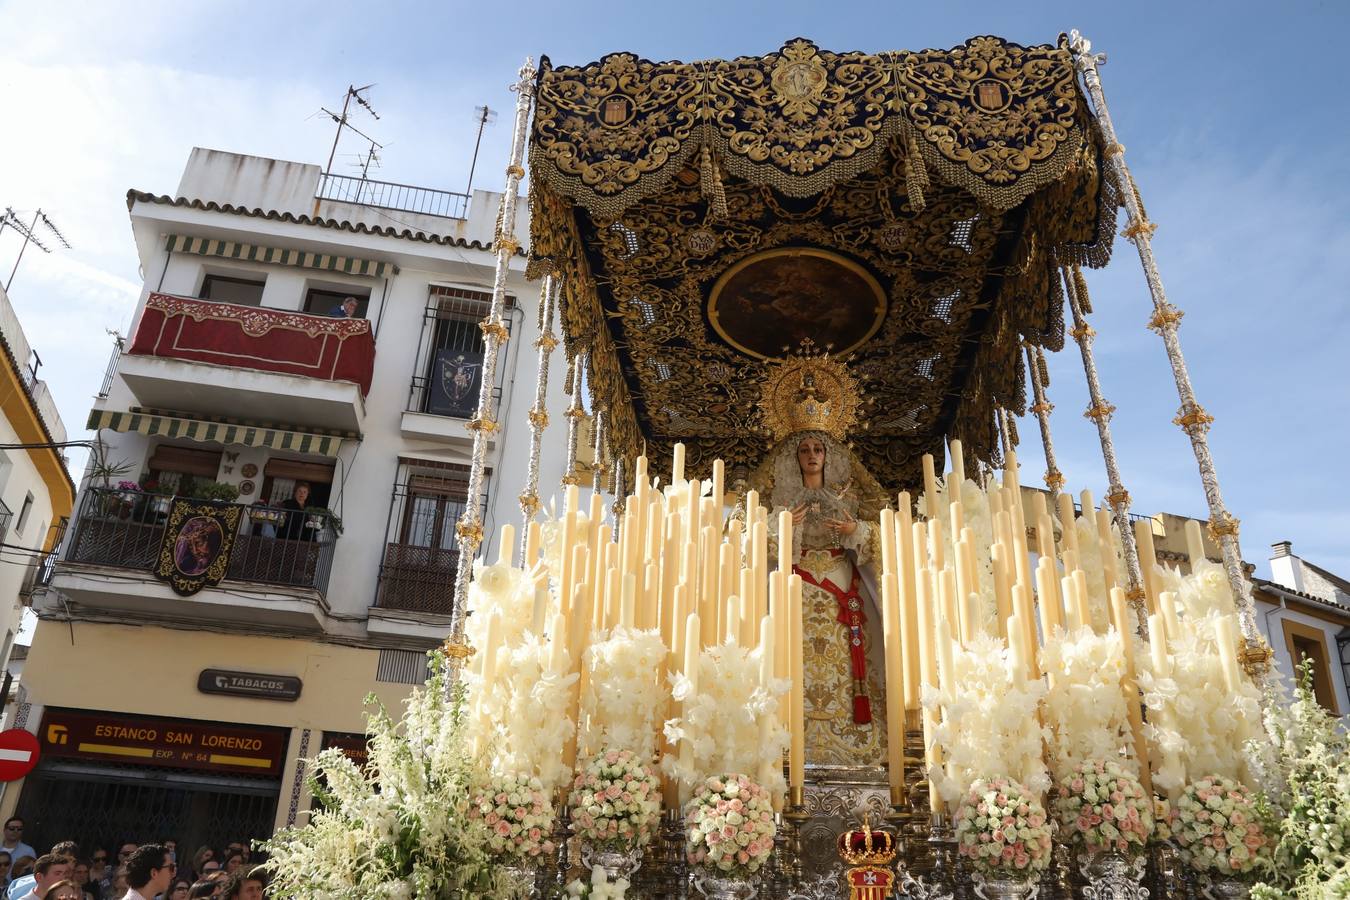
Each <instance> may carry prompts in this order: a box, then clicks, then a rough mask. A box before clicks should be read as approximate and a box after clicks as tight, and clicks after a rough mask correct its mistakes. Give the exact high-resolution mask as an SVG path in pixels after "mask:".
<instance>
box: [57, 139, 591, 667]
mask: <svg viewBox="0 0 1350 900" xmlns="http://www.w3.org/2000/svg"><path fill="white" fill-rule="evenodd" d="M320 174H321V173H320V170H319V168H318V167H317V166H312V165H303V164H299V163H290V162H284V161H278V160H269V159H260V158H256V157H246V156H239V155H235V154H229V153H223V152H220V151H213V150H203V149H200V148H198V149H195V150H193V152H192V156H191V159H190V161H189V163H188V167H187V169H186V171H185V172H184V174H183V178H182V181H181V183H180V185H179V194H178V196H179V197H184V198H186V199H187V200H189V201H200V202H198V203H191V204H182V205H178V204H175V203H172V202H165V199H164V198H150V199H147V198H146V195H136V196H135V197H133V198H132V199H131V200H130V212H131V222H132V229H133V232H134V235H135V240H136V245H137V249H138V251H139V253H140V257H141V268H142V271H143V272H144V273H145V278H146V285H145V288H144V290H143V292H142V295H141V308H140V310H139V311H138V314H137V319H138V320H139V318H140V316H141V314H142V313H143V310H144V304H145V302H146V299H147V298H148V297H149V296H150V295H151V293H162V294H168V295H173V296H179V297H189V298H191V297H197V296H199V295H200V292H201V290H202V286H203V280H204V278H205V277H207V276H208V275H214V276H224V277H230V278H244V279H257V280H262V279H265V287H264V289H263V293H262V298H261V306H262V307H264V308H268V309H272V310H285V311H295V312H300V311H302V307H303V303H304V300H305V296H306V293H307V291H309V290H312V289H315V288H320V289H324V290H329V291H334V292H336V293H339V294H341V293H345V292H347V291H351V292H353V293H357V294H358V295H360V294H367V293H368V295H369V306H368V308H367V309H366V311H365V317H366V318H367V319H368V320H369V321H370V322H371V324H372V327H373V329H374V332H375V346H376V352H375V363H374V374H373V378H372V381H371V387H370V390H369V393H368V394H367V395H366V396H364V397H362V396H361V395H360V391H359V389H357V388H356V386H355V385H353V384H351V383H350V382H334V381H327V380H323V379H318V378H306V377H303V376H297V375H286V374H279V373H275V372H268V371H262V370H253V369H249V368H243V367H239V366H218V365H212V364H208V363H202V362H192V361H184V360H179V359H164V358H159V357H153V356H144V355H132V354H126V355H123V356H122V358H121V361H120V364H119V366H118V373H117V375H116V376H115V377H114V379H113V381H112V384H111V388H110V390H109V391H108V393H107V396H106V398H103V399H101V400H100V401H99V403H98V406H97V409H100V410H107V411H127V410H135V409H141V408H150V409H169V410H173V411H176V412H181V413H184V414H202V415H209V416H223V417H229V418H232V419H238V420H242V421H247V422H266V423H269V424H276V425H281V426H288V427H293V428H295V429H296V430H298V431H304V430H306V429H337V430H343V431H351V432H357V433H359V436H360V438H359V440H346V441H344V443H343V446H342V449H341V451H340V452H339V453H338V454H337V457H336V463H337V464H336V469H335V475H334V484H333V487H332V496H331V498H330V499H329V501H328V504H327V505H328V506H329V507H331V508H332V509H333V510H335V511H337V512H338V513H339V515H340V516H341V518H342V521H343V533H342V535H341V536H340V537H339V538H338V539H337V551H336V553H335V556H334V561H333V569H332V573H331V576H330V579H329V583H328V587H327V590H326V591H325V592H324V597H323V602H322V603H321V604H319V608H316V609H313V610H311V613H312V615H309V614H307V615H306V616H305V618H306V619H307V620H308V619H311V618H312V620H313V622H314V623H315V625H316V626H317V627H318V628H319V629H320V630H321V631H322V632H323V633H324V634H326V635H330V636H332V637H334V638H336V639H339V640H342V641H366V640H370V641H374V642H375V643H376V644H380V645H401V646H422V647H429V646H432V645H433V644H434V643H435V642H437V641H439V640H440V639H443V637H444V634H445V629H444V627H443V626H444V622H445V617H444V616H441V615H421V616H418V615H409V614H407V613H405V612H403V611H399V610H382V609H374V610H372V608H371V607H372V605H373V604H374V602H375V598H376V593H377V579H378V576H379V572H380V564H381V559H382V556H383V554H384V550H385V545H386V543H388V541H389V540H397V536H389V537H388V538H387V535H386V530H387V529H390V528H392V529H393V530H395V531H396V530H397V525H398V523H394V524H393V525H391V524H390V522H389V519H390V507H391V495H392V493H393V491H394V488H395V485H396V483H397V481H398V477H399V469H400V462H399V460H400V459H417V460H428V461H432V462H438V463H458V464H463V465H467V464H468V461H469V456H470V447H471V445H472V437H471V435H470V433H469V432H468V431H466V430H465V428H464V421H465V420H464V419H459V418H453V417H446V416H441V415H434V414H431V413H427V412H421V411H418V410H417V409H416V408H415V407H414V408H410V402H409V401H410V385H411V382H412V380H413V378H414V377H415V376H416V377H421V376H423V375H425V372H426V367H427V365H428V360H427V351H428V346H427V345H428V341H429V340H431V337H432V336H431V335H430V334H429V333H428V332H429V330H430V329H431V328H433V327H434V323H429V322H428V317H427V304H428V296H429V292H430V290H431V289H432V287H433V286H444V287H452V288H463V289H468V290H471V291H476V292H481V293H483V294H490V293H491V289H492V279H493V272H494V265H495V257H494V256H493V255H492V254H491V253H490V252H489V251H488V250H486V249H479V248H486V247H488V246H490V244H491V242H492V236H493V235H492V230H493V225H494V221H495V216H496V210H497V206H498V204H499V202H500V195H499V194H494V193H490V192H486V191H479V192H476V193H475V194H474V196H473V198H472V203H471V206H470V209H469V216H468V218H466V219H451V218H444V217H438V216H429V215H419V214H417V213H411V212H405V211H402V210H388V209H378V208H375V207H371V206H364V205H358V204H352V203H344V202H338V201H331V200H324V201H321V202H320V201H316V200H315V193H316V190H317V189H318V186H319V179H320ZM179 203H180V204H181V203H182V201H179ZM316 203H317V205H318V207H319V216H318V218H319V219H320V220H326V221H328V222H335V223H347V224H346V225H344V226H340V227H326V226H324V225H319V224H311V223H310V221H309V220H310V217H312V216H313V213H314V210H315V206H316ZM203 206H211V207H215V208H202V207H203ZM225 209H229V210H230V211H224V210H225ZM523 210H524V205H523V204H522V211H523ZM302 217H304V219H305V220H304V221H295V220H299V219H301V218H302ZM355 229H362V231H358V230H355ZM366 229H382V230H383V229H397V230H398V231H400V232H404V231H406V232H410V234H409V236H407V237H401V236H392V235H389V234H380V233H363V231H364V230H366ZM517 232H518V234H521V235H525V234H528V222H527V221H525V220H524V219H523V218H522V221H520V222H518V223H517ZM168 235H186V236H191V237H197V238H207V239H217V240H225V241H237V242H241V243H246V244H250V245H262V246H267V247H281V248H286V249H296V250H302V251H309V252H315V253H326V254H333V255H340V256H346V257H355V258H360V259H366V260H374V261H379V262H388V263H393V264H394V265H396V266H397V267H398V271H397V274H393V275H390V276H389V277H387V278H375V277H356V276H351V275H346V274H342V273H340V272H332V271H320V270H315V269H310V268H302V267H297V266H286V265H270V264H264V263H256V262H246V261H239V260H234V259H227V258H219V257H214V256H202V255H196V254H193V253H184V252H169V251H168V250H166V248H165V245H166V236H168ZM414 235H415V236H414ZM433 236H434V237H433ZM428 238H431V239H428ZM475 245H476V246H475ZM523 270H524V260H523V258H520V257H517V259H516V260H515V261H514V263H513V267H512V274H511V278H510V280H509V282H508V290H509V293H510V295H512V296H513V297H514V300H515V304H514V307H513V308H512V309H511V310H510V311H509V312H508V315H507V318H508V320H509V325H510V328H511V339H510V341H509V342H508V343H507V344H506V345H505V347H504V348H503V351H502V355H501V360H500V363H499V376H500V377H499V383H500V385H501V400H500V411H499V414H498V416H497V418H498V419H499V420H500V422H501V423H502V430H501V431H500V432H499V433H498V434H497V435H495V439H494V440H493V442H492V448H491V450H490V452H489V457H488V459H489V463H488V464H489V467H490V469H491V471H492V475H491V477H490V479H489V481H488V484H487V490H488V495H487V505H486V508H485V514H484V524H485V532H486V533H487V535H488V538H487V541H486V542H485V546H484V548H483V550H484V552H485V553H487V552H495V540H496V532H497V530H498V529H499V528H500V526H501V525H502V524H504V523H507V522H510V523H513V524H517V525H519V523H520V519H521V513H520V507H519V501H518V495H519V494H520V492H521V490H522V489H523V488H524V475H525V471H526V467H527V460H528V455H529V423H528V420H527V418H526V411H527V410H528V408H529V407H530V405H532V404H533V402H534V392H535V384H536V355H535V351H534V348H533V346H532V345H533V342H534V340H535V339H536V338H537V337H538V328H537V324H536V309H537V303H538V290H539V288H538V284H537V283H528V282H526V280H525V279H524V277H523ZM322 314H323V313H320V315H322ZM555 330H556V329H555ZM419 348H420V354H419ZM419 356H420V358H419ZM561 356H562V354H561V353H555V354H554V358H553V366H554V368H555V372H554V374H553V377H552V379H551V380H550V392H549V394H550V396H549V405H550V408H552V409H555V410H561V409H562V408H563V406H564V404H565V398H564V396H563V394H562V389H561V383H562V377H561V366H562V362H561ZM560 421H562V417H561V416H560V415H558V416H555V417H554V423H555V424H554V426H553V427H554V429H560V428H561V427H562V426H560V425H558V424H557V423H558V422H560ZM102 437H103V439H104V440H105V441H106V443H107V444H108V446H109V451H108V457H109V458H110V459H112V460H114V461H123V460H125V461H127V462H128V463H130V464H131V466H132V469H133V474H131V475H130V476H127V477H130V478H133V479H134V478H135V477H136V474H135V473H140V472H142V471H143V470H144V469H145V466H146V461H147V460H148V459H149V458H150V456H151V454H152V453H153V451H154V448H155V447H156V446H157V445H159V444H162V443H165V441H164V440H163V439H162V438H158V437H153V436H152V437H147V436H143V435H140V434H135V433H114V432H110V431H107V430H105V431H103V432H102ZM551 437H552V438H553V439H552V440H546V441H545V455H544V459H543V463H542V466H541V475H540V483H541V486H542V488H543V490H544V491H545V492H546V493H545V498H547V496H548V494H547V491H550V490H553V489H556V485H557V484H558V483H559V480H560V478H561V476H562V474H563V472H562V466H563V458H562V457H563V451H562V448H563V442H562V441H561V440H560V437H561V435H560V434H557V433H555V434H553V435H551ZM170 443H174V444H177V445H182V446H188V447H196V446H209V447H214V448H218V449H221V450H224V451H229V453H230V454H235V453H237V454H238V455H237V456H231V457H225V458H224V459H228V462H225V461H222V466H221V471H220V473H219V474H218V476H217V480H219V481H222V482H227V483H232V484H239V483H240V482H242V481H244V480H246V479H245V478H244V476H243V475H242V472H243V471H244V469H245V467H246V466H249V465H250V464H251V465H254V466H257V467H258V468H259V470H262V469H263V468H264V466H265V465H266V463H267V461H268V460H269V459H270V458H273V457H276V456H278V455H279V456H281V457H284V458H287V459H296V460H304V459H307V458H306V457H304V456H302V455H299V454H294V453H282V454H277V453H276V452H274V451H271V450H268V449H266V448H251V447H228V446H226V445H223V444H220V445H209V444H201V445H196V444H190V443H185V442H183V441H176V442H170ZM309 461H315V462H323V460H322V458H320V457H314V458H312V459H310V460H309ZM251 480H253V481H255V483H257V482H259V481H260V480H261V479H260V478H257V477H255V478H254V479H251ZM256 497H257V494H256V492H255V493H254V494H253V495H252V496H248V497H240V499H239V502H241V503H247V502H251V501H252V500H253V499H255V498H256ZM64 578H65V576H58V579H57V584H56V585H55V586H56V587H58V588H60V587H62V586H63V585H62V582H63V579H64ZM97 578H98V576H94V575H86V577H85V580H86V582H87V581H89V580H90V579H93V580H97ZM113 578H114V580H115V581H116V582H117V583H116V584H115V585H106V584H105V585H103V586H101V587H100V586H98V585H91V584H88V583H85V584H81V585H79V586H76V585H66V586H67V587H77V588H78V590H79V591H85V592H89V593H90V594H91V595H92V593H93V592H98V593H100V594H104V595H107V594H110V593H129V592H132V591H133V590H134V592H136V593H139V594H142V595H145V594H147V593H148V594H150V595H152V596H154V597H155V598H156V599H159V600H162V601H163V602H161V603H158V604H156V605H154V606H153V608H149V607H147V608H145V609H144V610H143V611H144V612H146V613H147V614H149V615H153V616H155V617H157V618H158V617H161V616H164V615H168V616H169V617H170V618H173V617H174V616H173V613H172V607H174V606H178V607H180V608H181V607H183V605H184V604H183V602H182V601H179V600H176V599H175V598H173V596H172V592H170V591H169V590H168V589H167V587H166V586H164V585H162V584H159V583H158V582H156V581H155V580H154V579H153V578H151V577H150V576H149V575H148V574H146V575H144V576H143V577H140V578H136V579H133V580H134V581H136V584H135V586H134V588H133V586H132V585H131V584H129V583H127V579H126V576H125V574H124V573H117V574H116V575H115V576H113ZM77 592H78V591H77ZM217 593H220V592H217ZM244 593H246V594H249V595H251V596H250V597H249V598H247V599H245V598H241V597H239V596H238V593H237V589H235V590H234V591H232V592H230V593H228V594H225V595H224V596H221V597H219V598H211V599H208V596H206V595H209V594H211V591H210V590H209V589H208V590H207V591H203V592H202V594H201V595H198V598H197V599H196V600H195V604H196V607H197V610H200V608H201V606H202V604H203V602H207V603H210V602H212V599H216V600H217V601H218V603H217V605H219V606H220V607H221V609H220V610H218V611H217V615H216V616H215V617H216V618H219V619H223V620H225V621H228V620H229V619H230V618H231V617H232V616H237V618H238V619H239V622H238V624H239V625H240V627H243V628H247V627H249V626H250V625H251V624H254V623H256V621H257V620H256V617H255V613H254V612H251V611H250V609H249V607H250V606H251V605H253V604H254V603H255V602H268V603H276V602H285V601H284V600H282V599H281V597H279V596H278V592H276V591H271V590H268V589H266V588H264V587H259V586H252V587H247V588H245V591H244ZM281 593H282V595H289V594H291V593H293V592H281ZM292 599H294V598H292ZM113 602H114V601H107V602H103V601H101V602H100V603H98V604H97V605H99V606H101V607H108V608H111V606H112V605H113ZM305 630H311V629H310V628H309V623H308V621H306V625H305ZM391 642H392V643H391Z"/></svg>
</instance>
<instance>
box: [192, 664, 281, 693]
mask: <svg viewBox="0 0 1350 900" xmlns="http://www.w3.org/2000/svg"><path fill="white" fill-rule="evenodd" d="M301 687H302V684H301V681H300V679H299V678H296V677H295V676H294V675H259V674H257V673H255V672H230V671H226V670H225V669H202V672H201V674H200V675H198V676H197V690H199V691H201V692H202V693H203V694H229V695H231V696H234V697H261V698H263V699H265V700H297V699H299V697H300V688H301Z"/></svg>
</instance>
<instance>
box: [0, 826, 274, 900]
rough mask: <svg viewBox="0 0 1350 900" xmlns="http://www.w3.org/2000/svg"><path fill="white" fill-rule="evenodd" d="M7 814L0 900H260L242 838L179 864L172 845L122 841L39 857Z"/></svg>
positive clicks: (260, 871)
mask: <svg viewBox="0 0 1350 900" xmlns="http://www.w3.org/2000/svg"><path fill="white" fill-rule="evenodd" d="M24 827H25V823H24V820H23V819H22V818H21V817H19V816H13V817H11V818H10V819H9V820H8V821H6V822H5V825H4V834H3V839H0V900H195V898H199V897H203V898H204V897H209V898H217V900H264V898H265V897H266V896H267V881H266V872H265V869H264V867H263V866H261V865H258V861H257V860H253V859H251V858H250V846H249V842H248V841H234V842H231V843H229V844H227V845H226V846H225V849H224V850H223V851H221V850H217V849H216V848H214V847H205V846H204V847H199V848H197V850H196V852H195V853H193V854H192V857H191V859H189V860H181V861H180V857H179V848H178V842H177V841H175V840H173V839H165V840H161V841H158V842H154V843H148V844H141V843H138V842H136V841H123V842H122V843H120V844H118V845H116V850H115V851H113V850H109V849H107V848H103V847H93V848H83V849H82V848H81V847H79V846H78V845H77V844H76V843H75V842H74V841H60V842H58V843H56V844H53V845H52V846H51V847H50V848H47V849H46V852H44V853H38V851H37V850H35V849H34V848H33V847H32V846H30V845H29V844H26V843H24V840H23V833H24Z"/></svg>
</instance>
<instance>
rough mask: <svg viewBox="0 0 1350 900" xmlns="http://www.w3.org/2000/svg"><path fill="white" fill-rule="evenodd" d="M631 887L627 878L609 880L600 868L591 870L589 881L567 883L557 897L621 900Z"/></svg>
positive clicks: (576, 880)
mask: <svg viewBox="0 0 1350 900" xmlns="http://www.w3.org/2000/svg"><path fill="white" fill-rule="evenodd" d="M629 887H631V885H630V884H629V883H628V879H627V878H616V879H614V880H613V881H610V880H609V874H608V873H607V872H605V870H604V869H603V868H601V867H600V866H596V867H595V868H593V869H591V880H590V881H582V880H581V879H580V878H574V879H572V880H571V881H570V882H568V883H567V887H565V888H564V889H563V891H562V893H560V894H559V895H558V896H559V897H560V898H567V900H581V898H588V900H623V898H624V897H625V896H626V895H627V893H628V888H629Z"/></svg>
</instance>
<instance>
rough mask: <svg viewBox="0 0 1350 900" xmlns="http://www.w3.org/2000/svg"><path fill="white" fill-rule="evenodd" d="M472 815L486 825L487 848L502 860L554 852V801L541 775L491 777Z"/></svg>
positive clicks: (472, 809)
mask: <svg viewBox="0 0 1350 900" xmlns="http://www.w3.org/2000/svg"><path fill="white" fill-rule="evenodd" d="M469 816H470V818H473V819H479V820H481V821H482V822H483V824H484V825H486V826H487V830H488V848H489V849H490V850H491V851H492V852H493V854H495V855H496V856H497V857H498V858H500V859H502V860H505V861H508V862H517V861H527V860H530V859H534V858H536V857H538V856H539V855H541V854H543V855H545V856H547V855H548V854H550V853H552V852H553V841H552V836H553V818H554V816H553V803H552V802H551V801H550V800H549V796H548V793H547V792H546V791H545V790H544V786H543V784H542V783H541V782H540V781H539V779H538V778H533V777H530V776H525V775H493V776H490V777H489V778H488V780H487V783H486V784H484V786H483V788H482V790H481V791H480V793H479V794H478V796H477V797H475V798H474V801H473V805H472V806H471V808H470V810H469Z"/></svg>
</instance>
